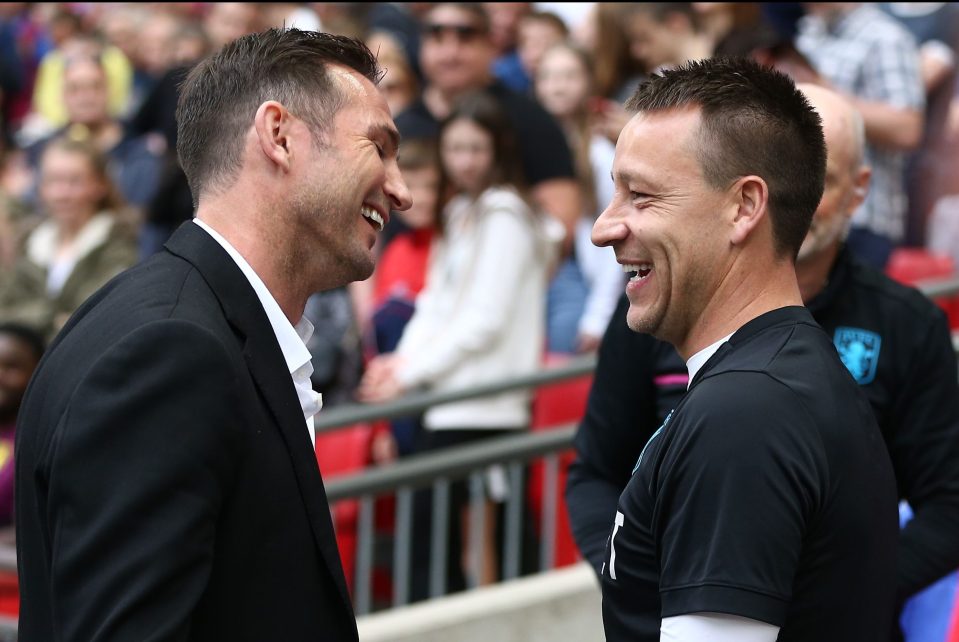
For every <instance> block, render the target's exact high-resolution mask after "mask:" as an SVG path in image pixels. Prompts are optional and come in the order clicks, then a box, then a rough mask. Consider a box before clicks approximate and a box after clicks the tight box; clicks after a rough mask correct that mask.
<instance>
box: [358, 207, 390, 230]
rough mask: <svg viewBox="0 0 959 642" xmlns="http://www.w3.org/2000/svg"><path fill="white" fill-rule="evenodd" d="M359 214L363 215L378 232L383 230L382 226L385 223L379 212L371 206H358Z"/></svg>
mask: <svg viewBox="0 0 959 642" xmlns="http://www.w3.org/2000/svg"><path fill="white" fill-rule="evenodd" d="M360 214H362V215H363V218H365V219H366V220H367V221H369V223H370V225H372V226H373V227H374V228H375V229H376V230H377V231H378V232H382V231H383V227H384V226H385V225H386V223H385V222H384V221H383V217H382V216H380V213H379V212H377V211H376V210H374V209H373V208H372V207H367V206H365V205H364V206H363V207H361V208H360Z"/></svg>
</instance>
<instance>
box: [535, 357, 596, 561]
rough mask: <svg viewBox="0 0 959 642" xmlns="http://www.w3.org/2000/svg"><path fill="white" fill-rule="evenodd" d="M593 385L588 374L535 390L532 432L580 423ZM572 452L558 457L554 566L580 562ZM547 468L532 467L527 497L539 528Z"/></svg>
mask: <svg viewBox="0 0 959 642" xmlns="http://www.w3.org/2000/svg"><path fill="white" fill-rule="evenodd" d="M568 359H569V357H568V355H555V354H547V355H546V356H545V358H544V360H543V363H544V365H545V366H547V367H549V366H556V365H559V364H561V363H563V362H564V361H566V360H568ZM592 385H593V375H592V374H588V375H584V376H582V377H578V378H576V379H571V380H568V381H561V382H558V383H553V384H547V385H545V386H541V387H540V388H538V389H537V390H536V392H535V393H534V396H533V417H532V421H531V425H530V429H531V430H533V431H539V430H549V429H551V428H556V427H558V426H561V425H564V424H569V423H574V422H578V421H579V420H581V419H582V418H583V415H584V414H585V413H586V401H587V399H588V398H589V390H590V388H591V387H592ZM573 456H574V455H573V451H572V450H567V451H565V452H563V453H560V455H559V475H557V478H556V497H557V499H558V506H557V507H556V523H555V525H554V526H555V529H556V530H555V533H556V541H555V548H554V549H553V550H554V552H555V558H554V560H553V562H554V566H555V567H560V566H568V565H570V564H575V563H576V562H578V561H579V560H580V559H581V556H580V554H579V549H578V548H577V547H576V542H575V540H574V539H573V533H572V530H570V526H569V514H568V512H567V508H566V498H565V493H564V489H565V488H566V471H567V469H568V468H569V465H570V464H571V463H572V461H573ZM544 476H545V466H544V464H543V462H542V461H541V460H540V461H536V462H534V463H532V464H531V465H530V477H529V487H528V490H527V493H528V494H527V497H528V499H529V506H530V510H532V511H533V514H534V515H535V518H536V523H537V525H539V526H540V528H542V526H541V525H540V524H539V522H540V520H541V518H542V512H541V511H542V507H543V482H544V480H545V477H544Z"/></svg>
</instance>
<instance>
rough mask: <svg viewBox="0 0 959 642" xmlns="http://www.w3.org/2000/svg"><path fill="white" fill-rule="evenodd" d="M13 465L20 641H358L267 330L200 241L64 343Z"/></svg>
mask: <svg viewBox="0 0 959 642" xmlns="http://www.w3.org/2000/svg"><path fill="white" fill-rule="evenodd" d="M16 466H17V485H16V494H17V497H16V515H17V550H18V554H19V563H20V590H21V612H20V639H21V640H22V641H23V642H34V641H35V642H51V641H53V640H71V641H73V640H76V641H82V642H93V641H95V640H136V641H138V642H142V641H146V640H204V641H207V640H228V641H231V642H233V641H239V640H250V641H253V640H257V641H261V640H262V641H280V640H282V641H284V642H287V641H290V642H292V641H299V640H302V641H304V642H305V641H310V642H315V641H317V640H337V641H338V640H356V639H357V633H356V623H355V618H354V615H353V611H352V607H351V605H350V600H349V595H348V593H347V590H346V584H345V581H344V578H343V571H342V568H341V565H340V560H339V555H338V552H337V548H336V542H335V539H334V534H333V527H332V523H331V520H330V512H329V506H328V504H327V499H326V493H325V491H324V489H323V482H322V480H321V479H320V473H319V470H318V468H317V464H316V459H315V456H314V453H313V448H312V446H311V443H310V438H309V433H308V432H307V428H306V425H305V422H304V420H303V413H302V410H301V408H300V404H299V402H298V400H297V396H296V392H295V390H294V388H293V385H292V382H291V379H290V373H289V370H288V369H287V367H286V364H285V361H284V359H283V356H282V353H281V351H280V348H279V345H278V343H277V341H276V337H275V335H274V333H273V329H272V327H271V326H270V323H269V321H268V319H267V316H266V313H265V312H264V311H263V308H262V306H261V305H260V302H259V300H258V299H257V297H256V294H255V292H254V291H253V288H252V287H251V286H250V284H249V282H248V281H247V280H246V278H245V277H244V276H243V273H242V272H241V271H240V269H239V268H238V267H237V266H236V264H235V263H234V262H233V260H232V259H231V258H230V257H229V255H228V254H227V253H226V252H225V251H224V250H223V248H221V247H220V246H219V245H218V244H217V243H216V241H214V240H213V239H212V238H211V237H210V236H209V235H208V234H207V233H206V232H205V231H204V230H202V229H201V228H199V227H198V226H196V225H195V224H193V223H186V224H184V225H183V226H182V227H181V228H180V229H179V230H178V231H177V232H176V233H175V234H174V236H173V237H172V238H171V239H170V241H169V242H168V243H167V246H166V251H164V252H160V253H159V254H157V255H156V256H154V257H153V258H152V259H150V260H149V261H147V262H146V263H144V264H142V265H140V266H138V267H135V268H133V269H131V270H129V271H127V272H125V273H124V274H122V275H120V276H119V277H117V278H116V279H114V280H113V281H112V282H111V283H109V284H108V285H107V286H106V287H104V288H103V289H102V290H101V291H100V292H98V293H97V294H96V295H94V296H93V297H92V298H91V299H90V300H89V301H87V303H85V304H84V305H83V307H81V308H80V310H79V311H78V312H77V313H76V314H75V315H74V317H73V318H72V319H71V320H70V322H69V323H68V325H67V327H66V328H64V330H63V332H62V333H61V334H60V336H59V337H58V338H57V340H56V341H55V343H54V344H53V345H52V346H51V348H50V349H49V350H48V352H47V355H46V357H45V358H44V359H43V361H42V363H41V364H40V367H39V369H38V370H37V372H36V374H35V376H34V379H33V381H32V382H31V385H30V388H29V390H28V392H27V395H26V398H25V399H24V403H23V406H22V409H21V415H20V420H19V422H18V434H17V445H16Z"/></svg>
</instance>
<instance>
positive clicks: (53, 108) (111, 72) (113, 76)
mask: <svg viewBox="0 0 959 642" xmlns="http://www.w3.org/2000/svg"><path fill="white" fill-rule="evenodd" d="M79 58H88V59H89V58H97V59H99V60H100V63H101V65H102V67H103V70H104V75H105V77H106V83H105V90H106V95H107V113H108V114H109V115H110V116H111V117H113V118H121V117H123V116H126V115H127V114H128V110H129V107H130V97H131V95H132V88H133V66H132V65H131V64H130V61H129V60H128V59H127V57H126V56H125V55H123V52H122V51H120V50H119V49H118V48H117V47H114V46H113V45H109V44H104V43H103V41H102V40H101V39H100V38H98V37H97V36H95V35H91V34H85V33H82V32H78V33H76V34H74V35H72V36H71V37H69V38H67V39H66V40H64V41H63V42H62V43H61V44H60V45H58V47H57V48H56V49H54V50H53V51H51V52H50V53H48V54H47V55H45V56H44V57H43V60H41V61H40V68H39V69H38V70H37V79H36V86H35V87H34V92H33V109H34V112H35V114H36V115H37V116H39V117H40V119H41V121H42V123H43V125H44V126H45V127H46V128H47V129H46V131H47V132H49V131H50V130H51V129H56V128H59V127H63V126H64V125H65V124H67V123H68V122H69V119H70V115H69V113H68V111H67V106H66V104H65V101H64V97H63V87H64V84H65V83H64V75H65V74H66V68H67V66H68V63H69V62H70V61H73V60H76V59H79Z"/></svg>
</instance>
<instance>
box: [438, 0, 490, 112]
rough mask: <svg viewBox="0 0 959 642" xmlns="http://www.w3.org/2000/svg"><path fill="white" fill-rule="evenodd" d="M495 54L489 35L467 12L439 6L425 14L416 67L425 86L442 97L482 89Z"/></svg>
mask: <svg viewBox="0 0 959 642" xmlns="http://www.w3.org/2000/svg"><path fill="white" fill-rule="evenodd" d="M494 56H495V51H494V49H493V45H492V43H491V41H490V38H489V34H487V33H484V32H483V30H482V26H481V24H480V22H479V21H478V20H477V19H476V16H474V15H473V14H472V13H470V12H469V11H464V10H463V9H459V8H457V7H453V6H439V7H437V8H436V9H434V10H433V11H430V12H429V14H427V16H426V19H425V20H424V23H423V40H422V43H421V44H420V66H421V67H422V68H423V73H424V74H425V76H426V78H427V80H428V82H429V84H431V85H433V86H435V87H436V88H437V89H439V90H440V91H441V92H443V93H447V94H459V93H463V92H466V91H469V90H471V89H480V88H482V87H483V86H484V85H485V84H486V83H487V82H488V80H489V68H490V64H492V62H493V58H494Z"/></svg>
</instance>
